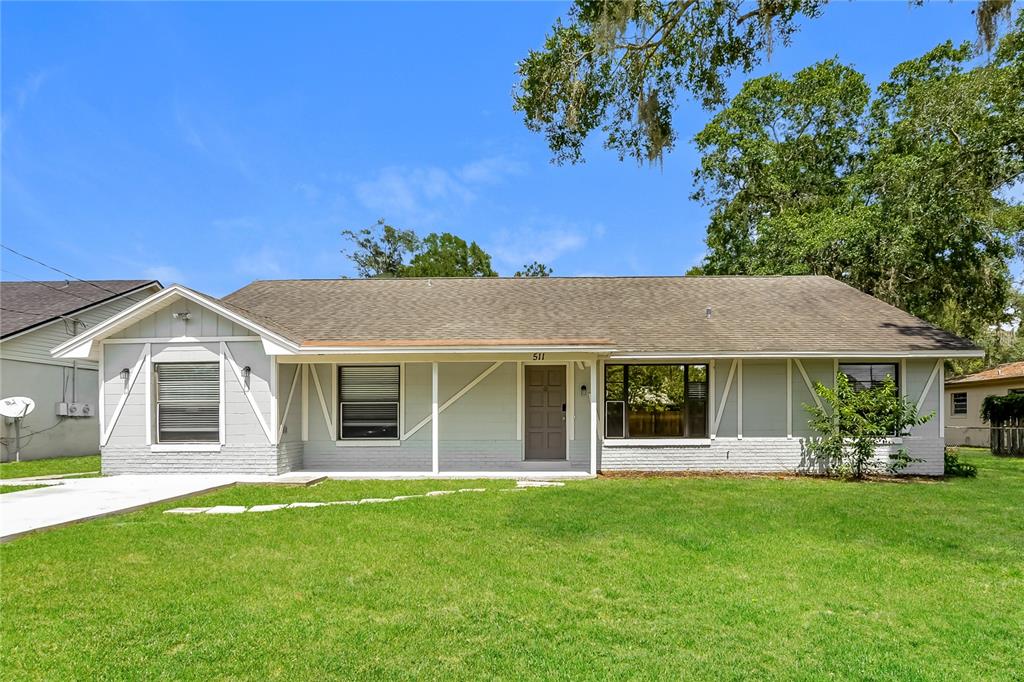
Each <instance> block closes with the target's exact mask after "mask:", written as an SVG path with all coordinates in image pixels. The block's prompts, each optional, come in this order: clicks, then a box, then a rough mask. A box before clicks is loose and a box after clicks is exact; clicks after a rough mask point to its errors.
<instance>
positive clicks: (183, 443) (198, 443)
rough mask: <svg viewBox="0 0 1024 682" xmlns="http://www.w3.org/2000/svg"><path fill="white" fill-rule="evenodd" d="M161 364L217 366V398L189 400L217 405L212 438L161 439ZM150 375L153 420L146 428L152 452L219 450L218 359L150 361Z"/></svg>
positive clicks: (220, 392) (221, 428) (221, 421)
mask: <svg viewBox="0 0 1024 682" xmlns="http://www.w3.org/2000/svg"><path fill="white" fill-rule="evenodd" d="M163 365H216V367H217V400H215V401H214V400H196V401H191V402H193V403H198V404H205V405H210V404H214V405H216V406H217V430H216V431H213V432H212V433H213V434H214V438H211V439H209V440H163V439H161V438H160V434H161V429H160V367H161V366H163ZM149 372H150V375H151V376H152V385H153V386H152V389H151V390H152V394H151V395H150V396H149V399H150V401H151V402H152V405H153V416H152V419H153V420H154V421H153V423H152V424H147V425H146V428H147V429H149V428H151V429H153V432H152V433H153V442H152V443H151V444H150V449H151V451H152V452H175V451H181V450H190V451H196V452H203V451H214V452H219V451H220V448H221V445H222V444H223V443H222V434H223V432H224V409H223V408H224V368H223V366H222V364H221V363H220V362H219V361H216V360H199V361H187V360H181V361H171V362H151V363H150V367H149Z"/></svg>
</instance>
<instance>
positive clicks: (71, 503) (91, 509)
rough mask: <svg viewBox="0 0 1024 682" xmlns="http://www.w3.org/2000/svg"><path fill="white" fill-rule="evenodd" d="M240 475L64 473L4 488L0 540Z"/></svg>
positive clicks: (222, 483)
mask: <svg viewBox="0 0 1024 682" xmlns="http://www.w3.org/2000/svg"><path fill="white" fill-rule="evenodd" d="M240 478H243V477H239V476H237V475H235V476H232V475H209V476H203V475H177V476H175V475H166V476H165V475H146V476H107V477H103V478H80V479H74V478H70V479H62V480H61V482H60V483H59V484H58V485H48V486H47V487H46V488H36V489H35V490H23V491H21V492H17V493H6V494H4V495H0V542H6V541H8V540H12V539H14V538H16V537H18V536H19V535H23V534H25V533H29V532H31V531H35V530H42V529H44V528H53V527H55V526H63V525H66V524H69V523H75V522H76V521H84V520H86V519H93V518H96V517H99V516H109V515H110V514H120V513H123V512H128V511H133V510H135V509H139V508H141V507H145V506H148V505H151V504H155V503H157V502H166V501H167V500H175V499H178V498H182V497H191V496H192V495H197V494H199V493H204V492H208V491H210V490H216V489H217V488H223V487H225V486H229V485H232V484H234V483H236V482H238V481H239V480H240ZM253 478H257V477H253ZM4 483H5V484H11V485H13V484H15V481H14V480H7V481H4ZM33 483H43V481H33ZM47 483H49V482H47Z"/></svg>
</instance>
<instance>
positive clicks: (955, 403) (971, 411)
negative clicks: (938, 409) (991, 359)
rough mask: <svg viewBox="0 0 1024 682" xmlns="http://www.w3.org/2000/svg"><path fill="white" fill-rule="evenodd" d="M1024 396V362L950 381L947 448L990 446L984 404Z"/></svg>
mask: <svg viewBox="0 0 1024 682" xmlns="http://www.w3.org/2000/svg"><path fill="white" fill-rule="evenodd" d="M1008 393H1024V362H1010V363H1006V364H1004V365H999V366H997V367H992V368H990V369H986V370H984V371H982V372H976V373H974V374H968V375H965V376H962V377H956V378H955V379H948V380H947V381H946V400H945V410H946V434H945V435H946V444H947V445H973V446H976V447H982V448H987V447H988V446H989V433H990V432H989V427H990V425H989V424H986V423H985V422H984V421H983V420H982V418H981V404H982V402H984V400H985V398H986V397H988V396H990V395H1006V394H1008Z"/></svg>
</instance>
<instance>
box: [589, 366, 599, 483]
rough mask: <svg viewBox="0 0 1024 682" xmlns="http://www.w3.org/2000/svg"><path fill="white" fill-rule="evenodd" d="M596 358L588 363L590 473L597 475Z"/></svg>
mask: <svg viewBox="0 0 1024 682" xmlns="http://www.w3.org/2000/svg"><path fill="white" fill-rule="evenodd" d="M597 437H598V429H597V358H594V359H593V360H591V361H590V473H591V474H593V475H595V476H596V475H597Z"/></svg>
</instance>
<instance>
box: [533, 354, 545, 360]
mask: <svg viewBox="0 0 1024 682" xmlns="http://www.w3.org/2000/svg"><path fill="white" fill-rule="evenodd" d="M533 359H534V360H543V359H544V354H543V353H534V354H533Z"/></svg>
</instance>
